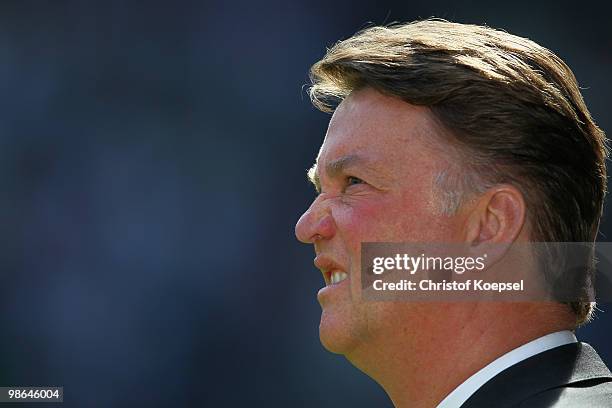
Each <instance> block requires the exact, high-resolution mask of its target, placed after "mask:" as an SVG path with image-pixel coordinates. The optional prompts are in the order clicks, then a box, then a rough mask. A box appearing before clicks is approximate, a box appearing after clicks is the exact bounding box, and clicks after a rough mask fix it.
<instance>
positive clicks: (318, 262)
mask: <svg viewBox="0 0 612 408" xmlns="http://www.w3.org/2000/svg"><path fill="white" fill-rule="evenodd" d="M314 264H315V266H316V267H317V269H319V270H320V271H321V273H322V274H323V279H324V280H325V286H333V285H337V284H339V283H340V282H342V281H344V280H346V278H348V273H346V272H344V271H345V269H344V268H343V267H342V266H341V265H340V264H339V263H337V262H335V261H334V260H333V259H331V258H329V257H327V256H325V255H320V256H317V257H316V258H315V260H314Z"/></svg>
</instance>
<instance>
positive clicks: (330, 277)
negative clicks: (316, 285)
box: [324, 271, 348, 286]
mask: <svg viewBox="0 0 612 408" xmlns="http://www.w3.org/2000/svg"><path fill="white" fill-rule="evenodd" d="M324 275H325V284H326V285H327V286H330V285H335V284H337V283H340V282H342V281H343V280H345V279H346V278H348V274H347V273H346V272H342V271H330V272H325V273H324Z"/></svg>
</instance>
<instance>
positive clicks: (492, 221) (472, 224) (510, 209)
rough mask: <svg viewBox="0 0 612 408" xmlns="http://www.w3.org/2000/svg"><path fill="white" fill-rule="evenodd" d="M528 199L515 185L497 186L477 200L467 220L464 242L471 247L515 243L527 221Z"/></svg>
mask: <svg viewBox="0 0 612 408" xmlns="http://www.w3.org/2000/svg"><path fill="white" fill-rule="evenodd" d="M525 213H526V207H525V200H524V198H523V194H522V193H521V192H520V190H518V189H517V188H516V187H514V186H512V185H508V184H502V185H497V186H495V187H492V188H491V189H489V190H487V191H486V192H485V193H484V194H482V195H481V196H480V198H478V199H477V202H476V204H475V205H474V206H473V207H472V211H471V213H470V214H469V216H468V217H467V219H466V224H465V228H464V232H465V233H464V235H465V236H464V242H466V243H467V244H469V245H470V246H472V247H473V246H481V245H485V246H489V245H490V244H501V243H508V244H509V243H512V242H514V241H515V240H516V239H517V237H518V236H519V234H520V232H521V230H522V229H523V226H524V224H525V216H526V215H525Z"/></svg>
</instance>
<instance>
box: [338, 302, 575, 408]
mask: <svg viewBox="0 0 612 408" xmlns="http://www.w3.org/2000/svg"><path fill="white" fill-rule="evenodd" d="M414 309H415V310H414V313H413V316H410V317H411V318H410V319H409V320H408V321H410V322H411V324H406V321H407V320H406V316H405V315H404V316H403V317H404V320H402V321H401V323H402V324H396V325H393V324H392V325H390V326H389V327H392V328H394V330H391V331H392V332H391V333H389V332H387V333H386V334H385V335H384V336H378V337H377V338H375V339H373V341H372V342H368V344H367V345H364V346H363V347H361V348H358V349H355V350H354V351H353V352H352V353H351V355H347V358H348V359H349V360H350V361H351V362H352V363H353V364H354V365H355V366H357V367H358V368H360V369H361V370H362V371H364V372H365V373H366V374H368V375H369V376H370V377H372V378H373V379H374V380H375V381H377V382H378V383H379V384H380V385H381V386H382V387H383V388H384V390H385V391H386V392H387V394H388V395H389V397H390V398H391V400H392V401H393V404H394V406H395V407H399V408H403V407H411V408H421V407H435V406H436V405H437V404H439V403H440V402H441V401H442V400H443V399H444V398H445V397H446V396H447V395H448V394H449V393H450V392H451V391H453V390H454V389H455V388H456V387H458V386H459V385H460V384H461V383H462V382H464V381H465V380H466V379H467V378H469V377H470V376H471V375H472V374H474V373H476V372H477V371H478V370H480V369H481V368H483V367H485V366H486V365H487V364H489V363H490V362H492V361H493V360H495V359H497V358H498V357H501V356H502V355H504V354H505V353H507V352H509V351H511V350H513V349H515V348H517V347H519V346H521V345H523V344H525V343H528V342H529V341H531V340H534V339H536V338H538V337H541V336H544V335H546V334H549V333H553V332H555V331H559V330H567V329H571V328H572V318H571V315H567V316H565V315H563V317H564V318H560V319H556V320H555V321H552V320H551V317H550V316H551V315H550V314H548V315H547V319H538V316H542V314H543V306H542V304H541V303H540V304H524V305H523V304H520V305H517V304H507V303H506V304H502V303H499V304H494V303H488V304H467V303H464V304H441V303H437V304H433V303H428V304H420V305H419V306H417V307H414ZM525 309H529V310H525ZM548 313H550V310H548ZM499 316H504V318H503V319H500V318H499ZM525 316H534V318H533V319H532V318H530V319H529V320H526V319H525ZM398 320H401V319H399V318H398ZM413 322H414V323H416V324H414V325H413V324H412V323H413ZM398 323H399V322H398ZM411 327H418V328H419V329H418V330H414V331H412V332H408V331H407V330H410V328H411Z"/></svg>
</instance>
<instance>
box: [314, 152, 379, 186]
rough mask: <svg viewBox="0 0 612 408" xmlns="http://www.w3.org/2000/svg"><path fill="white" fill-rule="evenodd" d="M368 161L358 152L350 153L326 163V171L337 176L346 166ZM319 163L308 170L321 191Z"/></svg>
mask: <svg viewBox="0 0 612 408" xmlns="http://www.w3.org/2000/svg"><path fill="white" fill-rule="evenodd" d="M366 163H367V161H366V160H365V159H364V158H363V157H361V156H358V155H356V154H349V155H346V156H342V157H339V158H337V159H334V160H332V161H330V162H329V163H327V164H326V165H325V172H326V173H327V175H329V177H335V176H337V175H338V174H340V173H342V172H343V171H344V170H345V169H346V168H348V167H352V166H356V165H360V164H366ZM317 169H318V165H317V163H315V164H313V165H312V167H311V168H310V169H309V170H308V173H307V174H308V179H309V180H310V182H311V183H312V184H314V186H315V189H316V190H317V192H321V179H320V178H319V173H318V172H317Z"/></svg>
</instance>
